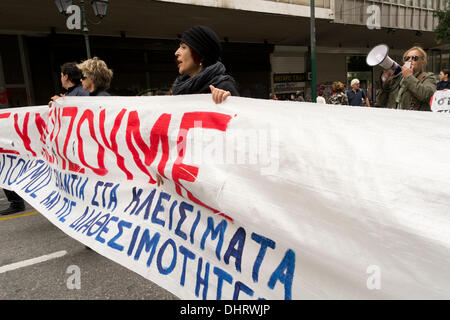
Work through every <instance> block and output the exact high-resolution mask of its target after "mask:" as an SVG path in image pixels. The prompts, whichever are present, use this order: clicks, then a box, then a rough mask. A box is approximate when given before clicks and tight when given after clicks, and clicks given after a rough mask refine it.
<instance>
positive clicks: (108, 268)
mask: <svg viewBox="0 0 450 320" xmlns="http://www.w3.org/2000/svg"><path fill="white" fill-rule="evenodd" d="M8 205H9V203H8V201H7V200H6V197H5V195H4V193H3V190H1V191H0V209H3V208H6V207H7V206H8ZM34 258H40V259H37V260H31V261H29V260H30V259H34ZM44 260H45V261H44ZM24 265H26V266H24ZM73 266H77V267H78V268H79V270H80V275H81V276H80V280H81V281H80V289H77V288H73V285H72V289H70V288H68V287H71V285H70V284H73V281H71V278H70V277H71V276H72V275H73V274H74V271H73V268H74V267H73ZM75 268H76V267H75ZM72 279H73V278H72ZM68 283H69V286H68ZM16 299H50V300H51V299H74V300H77V299H125V300H126V299H131V300H140V299H142V300H174V299H178V298H177V297H175V296H174V295H172V294H171V293H169V292H168V291H166V290H164V289H162V288H160V287H159V286H157V285H156V284H154V283H153V282H151V281H149V280H147V279H145V278H143V277H142V276H140V275H138V274H137V273H134V272H132V271H130V270H128V269H126V268H124V267H122V266H121V265H119V264H117V263H115V262H112V261H111V260H109V259H106V258H104V257H103V256H101V255H99V254H97V253H96V252H95V251H91V250H87V249H85V247H84V245H83V244H81V243H80V242H78V241H76V240H74V239H72V238H70V237H69V236H67V235H66V234H65V233H63V232H62V231H61V230H59V229H58V228H57V227H55V226H54V225H53V224H52V223H50V222H49V221H48V220H47V219H46V218H45V217H44V216H43V215H41V214H40V213H39V212H37V211H36V210H35V209H34V208H32V207H31V206H30V205H28V204H27V205H26V209H25V211H23V212H20V213H16V214H14V215H8V216H0V300H16Z"/></svg>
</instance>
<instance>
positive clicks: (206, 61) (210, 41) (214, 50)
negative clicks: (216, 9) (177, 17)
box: [172, 26, 239, 103]
mask: <svg viewBox="0 0 450 320" xmlns="http://www.w3.org/2000/svg"><path fill="white" fill-rule="evenodd" d="M179 40H180V47H179V48H178V50H177V51H176V52H175V58H176V59H175V60H176V63H177V66H178V72H179V73H180V76H178V77H177V79H176V80H175V82H174V83H173V86H172V93H173V94H174V95H179V94H195V93H212V98H213V100H214V102H215V103H221V102H223V101H224V100H225V99H226V98H227V97H228V96H239V93H238V91H237V90H236V85H235V82H234V79H233V78H232V77H231V76H230V75H228V74H226V73H225V72H226V69H225V66H224V65H223V64H222V62H220V52H221V49H222V48H221V45H220V41H219V37H218V36H217V35H216V33H215V32H214V31H213V30H211V29H210V28H208V27H205V26H194V27H192V28H190V29H188V30H186V31H185V32H184V33H183V35H182V36H181V38H180V39H179Z"/></svg>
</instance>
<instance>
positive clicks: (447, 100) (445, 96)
mask: <svg viewBox="0 0 450 320" xmlns="http://www.w3.org/2000/svg"><path fill="white" fill-rule="evenodd" d="M431 111H433V112H446V113H449V112H450V90H438V91H436V92H435V93H434V94H433V96H432V97H431Z"/></svg>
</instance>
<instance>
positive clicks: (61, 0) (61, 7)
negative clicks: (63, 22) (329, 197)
mask: <svg viewBox="0 0 450 320" xmlns="http://www.w3.org/2000/svg"><path fill="white" fill-rule="evenodd" d="M55 4H56V6H57V7H58V11H59V13H63V14H65V13H66V11H67V8H68V7H69V6H71V5H72V0H55Z"/></svg>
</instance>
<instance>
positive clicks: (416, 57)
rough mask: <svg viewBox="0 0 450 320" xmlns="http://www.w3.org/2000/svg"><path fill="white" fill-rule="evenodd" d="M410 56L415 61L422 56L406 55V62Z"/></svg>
mask: <svg viewBox="0 0 450 320" xmlns="http://www.w3.org/2000/svg"><path fill="white" fill-rule="evenodd" d="M409 58H411V60H413V61H417V60H419V58H420V57H419V56H406V57H404V58H403V60H404V61H405V62H406V61H408V60H409Z"/></svg>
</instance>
